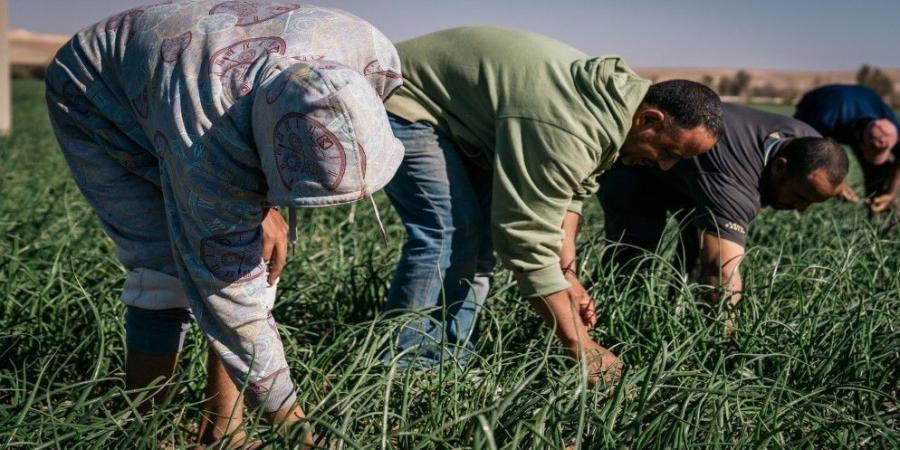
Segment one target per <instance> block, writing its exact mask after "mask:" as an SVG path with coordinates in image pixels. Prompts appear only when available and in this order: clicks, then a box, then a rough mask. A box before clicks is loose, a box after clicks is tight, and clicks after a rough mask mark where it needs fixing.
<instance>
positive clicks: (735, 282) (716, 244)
mask: <svg viewBox="0 0 900 450" xmlns="http://www.w3.org/2000/svg"><path fill="white" fill-rule="evenodd" d="M702 241H703V248H702V250H701V254H700V263H701V264H702V266H701V271H702V272H701V277H702V278H703V280H702V281H703V282H704V283H706V284H708V285H710V286H713V287H714V288H716V290H714V291H713V292H712V293H711V294H710V296H711V298H710V300H712V301H714V302H718V301H720V300H721V297H720V295H719V292H720V289H723V290H724V291H725V295H726V296H727V298H728V299H729V300H728V302H729V303H730V304H731V305H736V304H737V303H738V302H739V301H740V300H741V290H742V289H743V282H742V280H741V273H740V270H739V267H740V263H741V259H742V258H743V256H744V247H743V245H740V244H737V243H735V242H731V241H729V240H727V239H721V238H719V237H718V236H716V235H714V234H711V233H704V234H703V239H702Z"/></svg>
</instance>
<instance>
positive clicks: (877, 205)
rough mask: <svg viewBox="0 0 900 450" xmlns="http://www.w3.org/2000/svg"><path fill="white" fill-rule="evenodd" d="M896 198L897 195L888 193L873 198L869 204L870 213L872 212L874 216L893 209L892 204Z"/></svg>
mask: <svg viewBox="0 0 900 450" xmlns="http://www.w3.org/2000/svg"><path fill="white" fill-rule="evenodd" d="M895 196H896V194H894V193H893V192H888V193H886V194H881V195H879V196H877V197H874V198H872V199H871V200H869V201H868V202H867V203H868V204H869V211H871V212H872V213H873V214H878V213H882V212H884V211H887V209H888V208H890V207H891V204H892V203H894V197H895Z"/></svg>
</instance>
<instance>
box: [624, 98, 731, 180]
mask: <svg viewBox="0 0 900 450" xmlns="http://www.w3.org/2000/svg"><path fill="white" fill-rule="evenodd" d="M668 122H669V121H668V120H666V116H665V113H664V112H663V111H661V110H659V109H655V108H643V109H641V110H640V111H638V112H637V113H636V114H635V116H634V119H633V120H632V126H631V129H630V130H629V132H628V136H626V137H625V142H624V143H623V144H622V148H621V149H619V155H620V158H621V159H622V162H623V163H624V164H626V165H629V166H630V165H641V166H657V167H659V168H660V169H662V170H669V169H671V168H672V167H674V166H675V164H676V163H678V161H681V160H683V159H688V158H691V157H694V156H697V155H699V154H701V153H704V152H707V151H709V150H710V149H712V148H713V146H715V145H716V138H715V137H714V136H713V135H712V134H711V133H710V132H709V131H708V130H707V129H706V128H705V127H703V126H698V127H695V128H691V129H685V128H679V127H677V126H674V125H671V124H668Z"/></svg>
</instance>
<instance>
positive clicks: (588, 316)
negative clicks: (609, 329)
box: [565, 272, 597, 330]
mask: <svg viewBox="0 0 900 450" xmlns="http://www.w3.org/2000/svg"><path fill="white" fill-rule="evenodd" d="M565 276H566V281H568V282H569V284H570V285H571V286H570V287H569V289H568V290H567V291H566V292H568V293H569V301H571V302H572V303H573V304H574V305H575V310H576V311H578V315H579V316H580V317H581V321H582V322H583V323H584V325H585V326H586V327H587V328H588V329H589V330H590V329H591V328H594V326H596V325H597V313H596V311H595V309H594V299H592V298H591V296H590V294H588V292H587V289H585V288H584V286H582V284H581V281H579V280H578V277H577V276H575V275H574V274H572V273H571V272H566V273H565Z"/></svg>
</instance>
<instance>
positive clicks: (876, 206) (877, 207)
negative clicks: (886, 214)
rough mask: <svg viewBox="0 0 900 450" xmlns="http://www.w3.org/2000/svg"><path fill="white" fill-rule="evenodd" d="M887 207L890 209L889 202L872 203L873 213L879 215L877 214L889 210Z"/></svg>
mask: <svg viewBox="0 0 900 450" xmlns="http://www.w3.org/2000/svg"><path fill="white" fill-rule="evenodd" d="M887 207H888V202H879V201H876V202H872V212H873V213H876V214H877V213H880V212H883V211H884V210H885V209H887Z"/></svg>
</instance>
